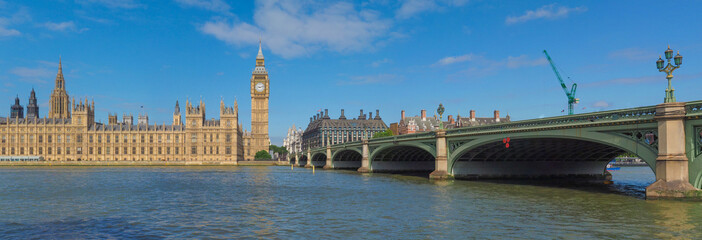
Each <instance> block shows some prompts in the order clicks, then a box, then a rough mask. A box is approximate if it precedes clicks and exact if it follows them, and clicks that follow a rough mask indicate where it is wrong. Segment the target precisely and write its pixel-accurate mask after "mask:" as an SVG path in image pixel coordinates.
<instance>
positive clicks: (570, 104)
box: [544, 50, 580, 115]
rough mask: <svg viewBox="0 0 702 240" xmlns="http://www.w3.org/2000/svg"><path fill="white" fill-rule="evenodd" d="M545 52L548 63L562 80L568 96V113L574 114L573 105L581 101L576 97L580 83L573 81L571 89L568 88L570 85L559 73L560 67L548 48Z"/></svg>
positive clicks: (560, 80)
mask: <svg viewBox="0 0 702 240" xmlns="http://www.w3.org/2000/svg"><path fill="white" fill-rule="evenodd" d="M544 54H546V59H548V63H550V64H551V68H553V72H554V73H556V77H558V81H559V82H561V87H562V88H563V91H564V92H565V94H566V97H568V115H573V110H574V107H573V105H575V104H577V103H579V102H580V99H578V98H575V90H576V89H577V88H578V84H577V83H573V85H572V86H570V90H568V87H566V85H565V82H563V78H561V74H560V73H558V69H556V64H555V63H553V60H551V56H549V55H548V52H546V50H544Z"/></svg>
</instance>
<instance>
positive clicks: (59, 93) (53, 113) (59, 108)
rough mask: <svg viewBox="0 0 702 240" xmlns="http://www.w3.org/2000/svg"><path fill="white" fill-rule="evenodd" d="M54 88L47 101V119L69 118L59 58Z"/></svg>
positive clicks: (68, 104) (68, 103)
mask: <svg viewBox="0 0 702 240" xmlns="http://www.w3.org/2000/svg"><path fill="white" fill-rule="evenodd" d="M55 84H56V85H55V87H54V90H53V92H52V93H51V99H50V100H49V105H50V108H51V109H50V110H49V118H62V119H65V118H71V109H72V106H70V104H71V102H70V98H69V97H68V93H67V92H66V81H65V80H64V78H63V65H62V64H61V56H59V66H58V72H57V73H56V80H55Z"/></svg>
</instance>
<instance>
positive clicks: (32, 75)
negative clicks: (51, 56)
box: [10, 67, 55, 84]
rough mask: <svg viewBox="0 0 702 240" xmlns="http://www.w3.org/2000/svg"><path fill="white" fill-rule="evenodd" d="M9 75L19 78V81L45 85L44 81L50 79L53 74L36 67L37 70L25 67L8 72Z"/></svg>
mask: <svg viewBox="0 0 702 240" xmlns="http://www.w3.org/2000/svg"><path fill="white" fill-rule="evenodd" d="M10 73H12V74H14V75H17V76H19V77H20V79H19V80H20V81H23V82H28V83H36V84H45V83H47V80H46V79H50V78H51V77H52V76H53V75H54V74H55V72H53V71H51V70H49V69H46V68H42V67H38V68H27V67H16V68H13V69H11V70H10Z"/></svg>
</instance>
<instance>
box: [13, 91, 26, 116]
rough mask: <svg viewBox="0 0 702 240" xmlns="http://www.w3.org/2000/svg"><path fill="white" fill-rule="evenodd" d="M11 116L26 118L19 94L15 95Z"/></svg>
mask: <svg viewBox="0 0 702 240" xmlns="http://www.w3.org/2000/svg"><path fill="white" fill-rule="evenodd" d="M10 111H11V113H10V118H24V108H23V107H22V105H20V99H19V96H17V97H15V104H14V105H12V106H10Z"/></svg>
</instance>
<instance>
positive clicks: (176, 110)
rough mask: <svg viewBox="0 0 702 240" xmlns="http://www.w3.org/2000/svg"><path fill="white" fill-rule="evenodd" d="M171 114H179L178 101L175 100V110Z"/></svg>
mask: <svg viewBox="0 0 702 240" xmlns="http://www.w3.org/2000/svg"><path fill="white" fill-rule="evenodd" d="M173 114H180V106H179V105H178V100H176V105H175V110H174V111H173Z"/></svg>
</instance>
